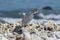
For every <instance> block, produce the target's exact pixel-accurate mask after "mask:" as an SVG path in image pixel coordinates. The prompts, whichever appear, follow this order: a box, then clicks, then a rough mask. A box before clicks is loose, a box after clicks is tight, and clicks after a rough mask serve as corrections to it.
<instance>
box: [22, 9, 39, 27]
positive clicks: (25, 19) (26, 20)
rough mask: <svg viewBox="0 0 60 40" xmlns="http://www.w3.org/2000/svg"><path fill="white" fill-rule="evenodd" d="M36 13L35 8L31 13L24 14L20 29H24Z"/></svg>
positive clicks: (37, 11)
mask: <svg viewBox="0 0 60 40" xmlns="http://www.w3.org/2000/svg"><path fill="white" fill-rule="evenodd" d="M37 13H39V10H38V9H37V8H35V9H33V10H32V12H28V13H26V14H25V15H24V16H23V18H22V27H25V26H26V25H27V24H28V23H29V22H30V21H31V20H32V19H33V17H34V15H35V14H37Z"/></svg>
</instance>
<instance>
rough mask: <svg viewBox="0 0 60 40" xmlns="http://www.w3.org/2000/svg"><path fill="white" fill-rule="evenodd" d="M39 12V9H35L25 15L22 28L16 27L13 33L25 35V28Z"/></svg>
mask: <svg viewBox="0 0 60 40" xmlns="http://www.w3.org/2000/svg"><path fill="white" fill-rule="evenodd" d="M38 12H39V11H38V9H33V10H32V11H31V12H28V13H26V14H24V16H23V18H22V24H21V26H16V27H15V29H14V30H13V32H16V33H18V34H22V33H24V34H25V31H24V28H25V26H26V25H27V24H28V23H29V22H30V21H31V20H32V19H33V17H34V15H35V14H37V13H38Z"/></svg>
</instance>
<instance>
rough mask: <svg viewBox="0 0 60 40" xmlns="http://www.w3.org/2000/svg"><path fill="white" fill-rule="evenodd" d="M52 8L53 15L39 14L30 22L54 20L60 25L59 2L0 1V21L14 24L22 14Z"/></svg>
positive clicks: (49, 0) (55, 0)
mask: <svg viewBox="0 0 60 40" xmlns="http://www.w3.org/2000/svg"><path fill="white" fill-rule="evenodd" d="M45 6H50V7H52V9H53V10H52V12H53V13H49V12H48V11H47V12H48V13H44V12H40V13H39V14H37V15H36V16H34V18H33V20H32V21H37V20H38V21H39V22H40V23H42V22H44V21H48V20H54V21H55V22H56V23H57V24H60V0H0V21H1V22H3V23H7V22H8V23H10V22H13V23H16V22H17V21H19V20H20V19H22V17H23V12H27V11H30V10H32V9H34V8H39V9H40V11H41V9H42V8H43V7H45Z"/></svg>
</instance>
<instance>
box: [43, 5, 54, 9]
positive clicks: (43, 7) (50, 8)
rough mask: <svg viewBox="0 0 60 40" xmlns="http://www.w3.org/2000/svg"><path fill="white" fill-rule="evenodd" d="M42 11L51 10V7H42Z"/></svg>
mask: <svg viewBox="0 0 60 40" xmlns="http://www.w3.org/2000/svg"><path fill="white" fill-rule="evenodd" d="M42 9H44V10H53V9H52V7H50V6H46V7H43V8H42Z"/></svg>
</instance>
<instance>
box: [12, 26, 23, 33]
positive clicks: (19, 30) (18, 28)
mask: <svg viewBox="0 0 60 40" xmlns="http://www.w3.org/2000/svg"><path fill="white" fill-rule="evenodd" d="M13 32H16V33H18V34H22V29H21V28H20V27H19V26H16V27H15V29H14V30H13Z"/></svg>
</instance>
